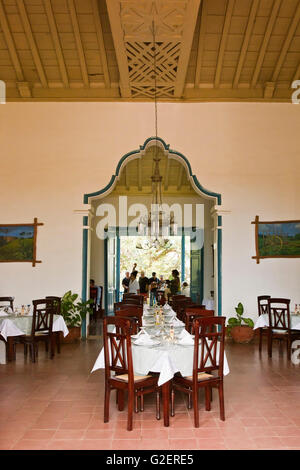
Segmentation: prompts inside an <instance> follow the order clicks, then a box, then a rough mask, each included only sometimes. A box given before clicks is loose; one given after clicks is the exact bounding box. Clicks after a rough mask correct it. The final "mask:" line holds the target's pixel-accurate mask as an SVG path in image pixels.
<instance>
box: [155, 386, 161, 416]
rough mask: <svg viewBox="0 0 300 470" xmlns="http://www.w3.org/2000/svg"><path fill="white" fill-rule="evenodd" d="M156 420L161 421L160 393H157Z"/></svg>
mask: <svg viewBox="0 0 300 470" xmlns="http://www.w3.org/2000/svg"><path fill="white" fill-rule="evenodd" d="M156 419H160V393H159V390H157V392H156Z"/></svg>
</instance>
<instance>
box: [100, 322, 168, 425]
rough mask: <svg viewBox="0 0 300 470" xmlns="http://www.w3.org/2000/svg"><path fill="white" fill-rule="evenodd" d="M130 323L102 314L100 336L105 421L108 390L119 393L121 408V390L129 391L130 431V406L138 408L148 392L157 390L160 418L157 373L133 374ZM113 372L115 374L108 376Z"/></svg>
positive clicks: (130, 414) (130, 420)
mask: <svg viewBox="0 0 300 470" xmlns="http://www.w3.org/2000/svg"><path fill="white" fill-rule="evenodd" d="M108 325H114V326H115V328H116V329H117V328H118V330H119V332H115V333H113V332H109V331H108ZM131 334H132V325H131V322H130V320H129V319H126V318H122V317H105V318H104V320H103V339H104V357H105V398H104V422H105V423H107V422H108V421H109V401H110V392H111V390H113V389H115V390H117V394H119V399H118V409H119V410H120V411H122V410H123V409H124V398H123V396H124V392H125V391H127V392H128V418H127V430H128V431H131V430H132V427H133V426H132V425H133V409H135V412H137V411H138V400H139V398H140V399H142V398H143V397H144V395H146V394H148V393H153V392H156V399H157V402H156V403H157V409H156V417H157V419H159V418H160V412H159V406H158V405H159V403H158V401H159V400H158V399H159V395H158V386H157V381H158V377H157V376H152V375H144V376H136V375H134V373H133V364H132V352H131V336H130V335H131ZM112 373H114V374H115V375H113V376H112V375H111V374H112Z"/></svg>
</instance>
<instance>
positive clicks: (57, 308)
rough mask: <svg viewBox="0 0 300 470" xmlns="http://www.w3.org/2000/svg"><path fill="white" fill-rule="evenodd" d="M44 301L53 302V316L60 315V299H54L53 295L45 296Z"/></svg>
mask: <svg viewBox="0 0 300 470" xmlns="http://www.w3.org/2000/svg"><path fill="white" fill-rule="evenodd" d="M46 299H49V300H53V307H54V308H55V315H61V297H56V296H55V295H47V297H46Z"/></svg>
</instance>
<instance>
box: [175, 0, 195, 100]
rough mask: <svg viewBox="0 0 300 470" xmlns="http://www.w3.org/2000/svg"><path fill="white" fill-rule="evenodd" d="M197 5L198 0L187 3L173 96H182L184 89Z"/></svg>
mask: <svg viewBox="0 0 300 470" xmlns="http://www.w3.org/2000/svg"><path fill="white" fill-rule="evenodd" d="M199 5H200V0H190V1H189V3H188V5H187V11H186V15H185V22H184V28H183V33H182V38H181V46H180V56H179V60H178V67H177V73H176V81H175V88H174V96H175V97H179V98H180V97H181V96H182V94H183V90H184V85H185V78H186V73H187V68H188V65H189V58H190V53H191V47H192V42H193V37H194V32H195V26H196V23H197V18H198V13H199Z"/></svg>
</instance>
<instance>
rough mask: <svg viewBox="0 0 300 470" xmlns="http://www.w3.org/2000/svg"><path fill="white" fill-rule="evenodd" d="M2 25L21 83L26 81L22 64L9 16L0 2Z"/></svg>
mask: <svg viewBox="0 0 300 470" xmlns="http://www.w3.org/2000/svg"><path fill="white" fill-rule="evenodd" d="M0 24H1V27H2V30H3V34H4V38H5V41H6V44H7V48H8V51H9V55H10V58H11V61H12V64H13V67H14V69H15V72H16V77H17V80H18V81H20V82H23V81H24V73H23V70H22V66H21V62H20V59H19V56H18V53H17V49H16V46H15V42H14V39H13V36H12V34H11V30H10V27H9V24H8V20H7V16H6V13H5V10H4V6H3V1H2V0H0Z"/></svg>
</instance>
